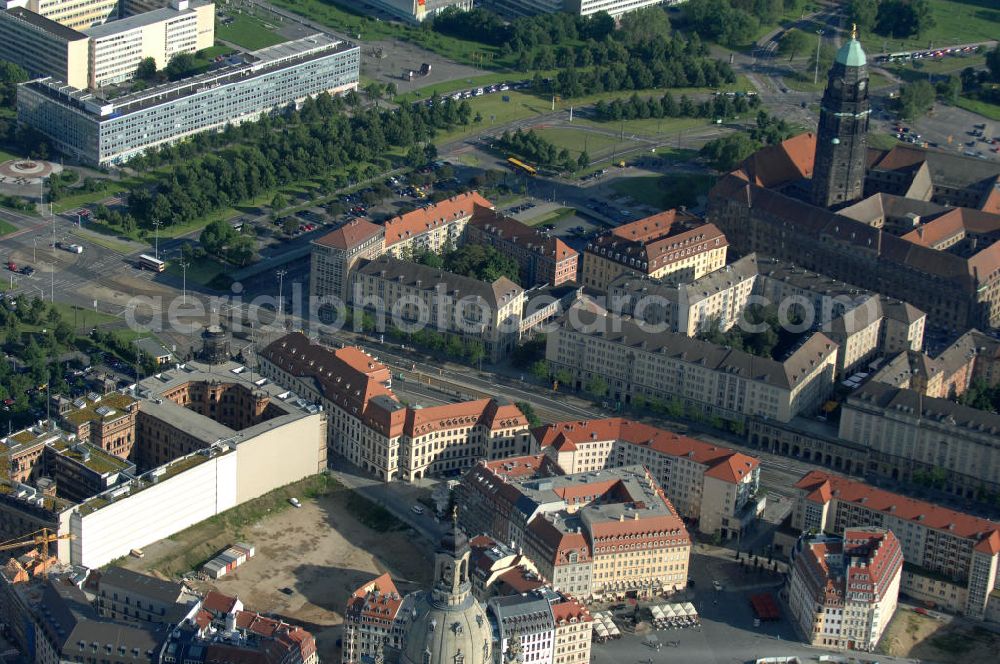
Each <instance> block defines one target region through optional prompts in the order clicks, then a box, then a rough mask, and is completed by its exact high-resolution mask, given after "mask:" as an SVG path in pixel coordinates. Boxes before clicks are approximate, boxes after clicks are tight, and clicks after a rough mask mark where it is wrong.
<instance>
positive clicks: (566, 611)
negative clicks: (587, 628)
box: [552, 597, 594, 625]
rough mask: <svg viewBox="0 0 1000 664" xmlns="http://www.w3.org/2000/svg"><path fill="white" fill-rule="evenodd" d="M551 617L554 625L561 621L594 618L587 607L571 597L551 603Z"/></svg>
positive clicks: (586, 620)
mask: <svg viewBox="0 0 1000 664" xmlns="http://www.w3.org/2000/svg"><path fill="white" fill-rule="evenodd" d="M552 618H553V619H554V620H555V622H556V625H558V624H559V623H562V622H570V621H573V620H576V621H577V622H590V621H592V620H593V619H594V617H593V616H592V615H590V611H589V610H588V609H587V607H586V606H585V605H583V604H581V603H580V602H578V601H577V600H575V599H573V598H572V597H568V598H566V599H564V600H563V601H561V602H557V603H555V604H553V605H552Z"/></svg>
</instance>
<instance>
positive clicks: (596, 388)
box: [585, 376, 609, 398]
mask: <svg viewBox="0 0 1000 664" xmlns="http://www.w3.org/2000/svg"><path fill="white" fill-rule="evenodd" d="M585 389H586V390H587V391H588V392H590V393H591V394H593V395H594V396H595V397H598V398H600V397H605V396H607V395H608V389H609V388H608V382H607V381H606V380H604V379H603V378H602V377H600V376H594V377H593V378H591V379H590V380H589V381H587V386H586V388H585Z"/></svg>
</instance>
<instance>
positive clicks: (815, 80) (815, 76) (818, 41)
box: [813, 29, 823, 85]
mask: <svg viewBox="0 0 1000 664" xmlns="http://www.w3.org/2000/svg"><path fill="white" fill-rule="evenodd" d="M816 34H817V35H818V36H817V38H816V71H814V72H813V85H816V83H818V82H819V47H820V46H821V45H822V44H823V30H822V29H820V30H817V31H816Z"/></svg>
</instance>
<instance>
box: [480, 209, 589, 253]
mask: <svg viewBox="0 0 1000 664" xmlns="http://www.w3.org/2000/svg"><path fill="white" fill-rule="evenodd" d="M469 226H472V227H474V228H477V229H479V230H481V231H482V232H483V233H489V234H491V235H496V236H498V237H500V238H501V239H503V240H504V241H506V242H510V243H511V244H515V245H517V246H519V247H522V248H523V249H526V250H528V251H531V252H534V253H536V254H539V255H540V256H545V257H546V258H550V259H552V260H554V261H556V262H559V261H563V260H567V259H571V258H573V257H574V256H578V255H579V254H578V253H577V251H576V250H575V249H573V248H571V247H570V246H569V245H568V244H566V243H565V242H563V241H562V240H560V239H559V238H557V237H555V236H553V235H550V234H548V233H543V232H542V231H540V230H539V229H537V228H533V227H531V226H527V225H525V224H522V223H521V222H520V221H518V220H517V219H514V218H513V217H507V216H504V215H502V214H500V213H499V212H498V211H496V210H494V209H491V208H486V207H483V206H481V205H476V206H475V209H474V211H473V214H472V218H471V219H469Z"/></svg>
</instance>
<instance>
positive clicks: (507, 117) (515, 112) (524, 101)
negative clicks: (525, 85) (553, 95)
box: [434, 92, 552, 145]
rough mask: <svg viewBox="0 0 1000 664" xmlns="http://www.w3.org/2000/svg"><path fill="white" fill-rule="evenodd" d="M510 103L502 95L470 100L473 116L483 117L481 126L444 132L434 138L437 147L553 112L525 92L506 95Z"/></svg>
mask: <svg viewBox="0 0 1000 664" xmlns="http://www.w3.org/2000/svg"><path fill="white" fill-rule="evenodd" d="M505 94H506V96H507V98H508V99H510V101H509V102H504V101H503V97H502V96H501V95H500V94H493V95H483V96H482V97H476V98H474V99H470V100H469V105H470V106H472V115H473V117H475V115H476V113H477V112H478V113H480V114H481V115H482V116H483V122H482V124H481V125H477V124H475V123H472V124H470V125H469V126H468V127H457V128H455V129H453V130H451V131H448V132H442V133H440V134H438V135H437V136H436V137H435V138H434V142H435V143H436V144H437V145H442V144H444V143H449V142H451V141H454V140H456V139H458V138H461V137H462V136H463V135H465V134H468V133H469V132H472V131H481V130H483V129H488V128H489V127H490V126H492V125H503V124H507V123H508V122H514V121H515V120H523V119H524V118H530V117H532V116H535V115H541V114H542V113H547V112H549V111H550V110H551V108H552V107H551V106H550V105H549V104H546V103H545V102H544V101H542V100H540V99H538V97H535V96H533V95H529V94H524V93H523V92H508V93H505Z"/></svg>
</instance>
